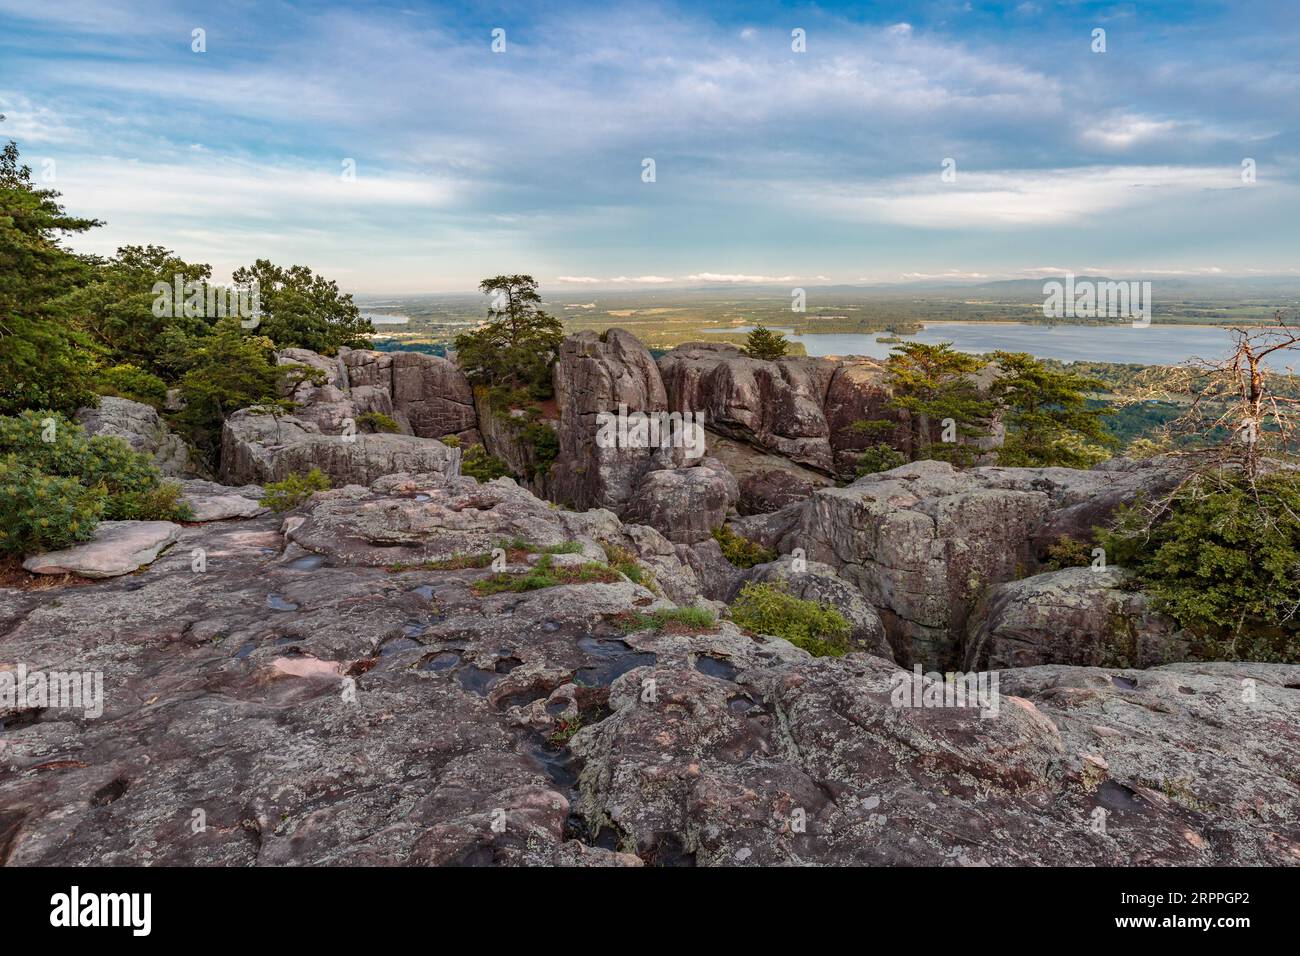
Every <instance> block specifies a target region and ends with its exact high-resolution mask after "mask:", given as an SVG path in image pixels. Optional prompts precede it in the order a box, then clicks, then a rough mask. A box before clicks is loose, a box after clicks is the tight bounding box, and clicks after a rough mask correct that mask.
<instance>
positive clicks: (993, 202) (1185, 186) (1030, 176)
mask: <svg viewBox="0 0 1300 956" xmlns="http://www.w3.org/2000/svg"><path fill="white" fill-rule="evenodd" d="M1240 187H1241V180H1240V178H1239V176H1238V175H1237V174H1236V170H1235V169H1233V168H1219V167H1214V166H1200V167H1187V166H1090V167H1082V168H1076V169H1054V170H1041V171H1039V170H1035V171H999V172H959V175H958V180H957V182H955V183H945V182H942V181H941V180H940V178H939V175H938V173H935V174H932V175H927V176H914V177H908V178H904V179H896V180H892V181H888V182H884V183H880V182H871V183H863V184H859V185H845V186H830V185H826V186H821V187H819V188H817V189H816V190H813V191H809V190H808V188H807V187H806V186H803V185H801V186H800V187H798V188H797V189H794V188H792V189H791V191H790V192H789V193H788V198H789V199H790V200H791V201H793V202H809V201H811V202H812V203H813V204H814V205H815V206H816V207H817V208H818V209H819V210H821V211H823V212H825V213H826V214H828V215H835V216H840V217H843V218H847V219H854V220H868V221H876V222H890V223H897V224H900V225H908V226H921V227H926V228H934V229H951V228H961V229H964V228H989V227H1014V226H1021V227H1023V226H1048V225H1055V224H1064V223H1077V222H1082V221H1085V220H1087V219H1088V217H1091V216H1095V215H1097V214H1098V213H1106V212H1113V211H1115V210H1119V209H1125V208H1129V207H1134V206H1139V205H1142V204H1145V203H1149V202H1153V201H1156V200H1160V199H1164V200H1169V199H1176V198H1188V197H1191V196H1195V195H1198V194H1200V193H1203V192H1205V191H1207V190H1229V189H1237V188H1240ZM1256 188H1259V187H1256ZM796 193H797V196H796Z"/></svg>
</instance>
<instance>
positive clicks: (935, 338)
mask: <svg viewBox="0 0 1300 956" xmlns="http://www.w3.org/2000/svg"><path fill="white" fill-rule="evenodd" d="M751 328H753V327H752V326H748V325H746V326H739V327H734V328H728V329H709V330H708V331H710V332H748V331H750V329H751ZM775 331H781V332H785V333H786V335H788V336H789V337H790V339H791V341H794V342H802V343H803V346H804V348H805V349H807V350H808V354H809V355H867V356H870V357H872V358H884V357H885V356H887V355H889V353H890V350H892V349H893V347H894V346H893V345H892V344H889V343H885V342H877V341H876V339H877V337H883V336H888V335H889V334H890V333H888V332H867V333H860V332H825V333H805V334H803V335H794V334H792V332H791V330H790V329H777V330H775ZM899 338H901V339H902V340H903V341H905V342H924V343H926V344H928V345H937V344H938V343H940V342H951V343H952V346H953V348H955V349H957V350H958V351H960V352H972V353H975V354H979V353H982V352H994V351H999V350H1001V351H1006V352H1028V353H1029V354H1030V355H1034V356H1037V357H1038V358H1052V359H1058V360H1060V361H1063V362H1077V361H1085V362H1133V363H1136V364H1139V365H1178V364H1181V363H1182V362H1186V361H1187V360H1188V359H1191V358H1205V359H1217V358H1221V357H1223V356H1224V355H1226V354H1227V353H1228V350H1229V349H1230V348H1231V345H1232V339H1231V337H1230V336H1229V335H1228V330H1227V329H1221V328H1215V327H1213V326H1207V325H1149V326H1146V327H1145V328H1134V327H1133V326H1132V324H1131V323H1124V324H1119V323H1117V324H1116V325H1113V326H1111V325H1037V324H1034V323H1028V322H926V323H925V325H924V327H923V328H922V329H921V331H920V332H918V333H916V334H915V335H903V336H899ZM1270 365H1272V367H1274V368H1276V369H1278V370H1285V369H1286V368H1287V367H1288V366H1290V367H1291V368H1292V369H1293V370H1294V371H1297V372H1300V349H1297V350H1291V351H1281V352H1277V353H1275V356H1274V360H1273V361H1271V362H1270Z"/></svg>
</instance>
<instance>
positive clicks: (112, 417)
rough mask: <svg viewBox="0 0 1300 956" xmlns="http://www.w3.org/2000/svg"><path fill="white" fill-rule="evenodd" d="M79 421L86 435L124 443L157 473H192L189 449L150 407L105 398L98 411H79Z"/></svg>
mask: <svg viewBox="0 0 1300 956" xmlns="http://www.w3.org/2000/svg"><path fill="white" fill-rule="evenodd" d="M76 418H77V421H78V422H80V423H81V425H82V427H83V428H85V430H86V434H87V435H107V436H109V437H112V438H120V439H122V440H123V441H125V442H126V443H127V444H128V445H130V446H131V449H132V450H133V451H137V452H139V453H140V454H142V455H147V456H148V457H149V458H150V459H152V460H153V463H154V465H156V466H157V468H158V471H159V472H160V473H161V474H163V475H164V476H166V477H169V478H175V477H179V476H181V475H186V474H190V473H192V469H191V467H190V450H189V447H188V446H187V445H186V444H185V442H184V441H183V440H182V439H181V437H180V436H179V435H176V434H173V433H172V431H171V429H169V428H168V427H167V423H166V422H164V421H163V420H162V418H161V417H160V416H159V414H158V412H157V411H156V410H155V409H153V408H152V407H150V406H148V405H145V404H142V403H141V402H133V401H131V400H130V399H127V398H117V397H115V396H112V395H103V396H101V397H100V399H99V405H98V407H96V408H82V409H78V411H77V415H76Z"/></svg>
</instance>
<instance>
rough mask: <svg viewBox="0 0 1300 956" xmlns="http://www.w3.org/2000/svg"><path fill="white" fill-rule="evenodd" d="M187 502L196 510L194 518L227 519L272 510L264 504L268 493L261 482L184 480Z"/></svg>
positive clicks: (184, 495) (261, 513)
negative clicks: (235, 483) (234, 485)
mask: <svg viewBox="0 0 1300 956" xmlns="http://www.w3.org/2000/svg"><path fill="white" fill-rule="evenodd" d="M181 489H182V495H181V497H182V498H183V499H184V501H185V503H186V504H187V505H189V506H190V510H191V512H192V513H193V515H192V517H191V519H190V520H192V521H225V520H227V519H230V518H256V517H257V516H258V515H263V514H266V512H267V511H268V510H269V509H268V508H266V507H265V506H263V504H262V496H263V495H264V494H265V491H264V490H263V488H262V486H261V485H242V486H240V487H238V488H231V487H229V486H227V485H219V484H217V483H216V482H214V481H202V480H198V479H195V480H192V481H183V482H181Z"/></svg>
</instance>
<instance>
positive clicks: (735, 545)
mask: <svg viewBox="0 0 1300 956" xmlns="http://www.w3.org/2000/svg"><path fill="white" fill-rule="evenodd" d="M713 540H714V541H716V542H718V544H719V545H720V546H721V548H722V556H723V557H724V558H726V559H727V560H728V561H730V562H731V563H732V564H734V565H735V566H736V567H738V568H752V567H753V566H754V565H756V564H767V562H769V561H775V560H776V552H775V551H769V550H768V549H767V548H765V547H763V546H762V545H761V544H757V543H756V542H753V541H750V540H749V539H748V538H743V537H741V536H740V535H738V534H736V532H734V531H732V530H731V526H730V525H726V524H724V525H723V526H722V527H721V528H717V529H715V530H714V532H713Z"/></svg>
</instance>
